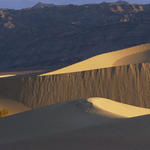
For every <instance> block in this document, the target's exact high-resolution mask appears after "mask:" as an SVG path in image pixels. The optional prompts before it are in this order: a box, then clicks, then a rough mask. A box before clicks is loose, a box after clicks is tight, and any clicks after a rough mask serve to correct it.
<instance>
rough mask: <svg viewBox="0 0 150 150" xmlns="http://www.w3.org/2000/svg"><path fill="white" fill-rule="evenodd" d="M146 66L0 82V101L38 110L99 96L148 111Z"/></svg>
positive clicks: (149, 73)
mask: <svg viewBox="0 0 150 150" xmlns="http://www.w3.org/2000/svg"><path fill="white" fill-rule="evenodd" d="M149 91H150V64H149V63H142V64H130V65H125V66H117V67H111V68H102V69H97V70H89V71H83V72H75V73H67V74H58V75H51V76H42V77H38V76H29V77H12V78H2V79H0V98H4V99H11V100H16V101H19V102H21V103H23V104H25V105H26V106H29V107H33V108H35V107H40V106H45V105H49V104H56V103H59V102H65V101H69V100H74V99H80V98H84V99H86V98H89V97H103V98H108V99H112V100H116V101H119V102H122V103H126V104H131V105H135V106H140V107H146V108H150V100H149V97H150V92H149Z"/></svg>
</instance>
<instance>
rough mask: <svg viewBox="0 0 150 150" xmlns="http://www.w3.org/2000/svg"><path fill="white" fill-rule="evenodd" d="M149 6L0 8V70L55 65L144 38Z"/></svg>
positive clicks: (148, 37)
mask: <svg viewBox="0 0 150 150" xmlns="http://www.w3.org/2000/svg"><path fill="white" fill-rule="evenodd" d="M149 18H150V5H135V4H129V3H123V2H121V3H120V2H117V3H101V4H89V5H81V6H76V5H46V4H43V3H39V4H37V5H36V6H34V7H33V8H27V9H22V10H9V9H1V10H0V71H4V70H17V69H35V68H51V69H55V68H59V67H62V66H66V65H70V64H72V63H75V62H78V61H81V60H84V59H87V58H89V57H92V56H95V55H97V54H101V53H105V52H108V51H113V50H117V49H122V48H127V47H130V46H133V45H138V44H142V43H147V42H150V34H149V33H150V19H149Z"/></svg>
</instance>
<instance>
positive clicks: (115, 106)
mask: <svg viewBox="0 0 150 150" xmlns="http://www.w3.org/2000/svg"><path fill="white" fill-rule="evenodd" d="M88 102H90V103H92V104H93V106H94V107H95V108H98V109H100V110H104V111H106V112H110V113H112V114H115V115H119V116H122V117H125V118H132V117H137V116H143V115H148V114H150V109H146V108H141V107H136V106H131V105H127V104H123V103H119V102H115V101H113V100H110V99H106V98H89V99H88Z"/></svg>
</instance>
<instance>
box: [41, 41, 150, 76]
mask: <svg viewBox="0 0 150 150" xmlns="http://www.w3.org/2000/svg"><path fill="white" fill-rule="evenodd" d="M145 62H150V44H143V45H139V46H134V47H131V48H127V49H123V50H118V51H114V52H110V53H105V54H101V55H97V56H95V57H92V58H89V59H87V60H85V61H82V62H79V63H76V64H73V65H71V66H68V67H65V68H62V69H59V70H56V71H53V72H48V73H45V74H42V75H41V76H45V75H54V74H63V73H71V72H80V71H86V70H94V69H99V68H108V67H113V66H121V65H127V64H137V63H145Z"/></svg>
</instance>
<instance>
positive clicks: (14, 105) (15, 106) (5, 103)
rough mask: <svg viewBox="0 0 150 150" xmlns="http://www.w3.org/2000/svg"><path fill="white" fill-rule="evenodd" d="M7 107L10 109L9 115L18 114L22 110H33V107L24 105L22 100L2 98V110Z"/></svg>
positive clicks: (0, 108) (0, 103) (0, 100)
mask: <svg viewBox="0 0 150 150" xmlns="http://www.w3.org/2000/svg"><path fill="white" fill-rule="evenodd" d="M3 109H6V110H8V114H7V116H9V115H13V114H17V113H20V112H24V111H27V110H31V108H29V107H26V106H24V105H23V104H22V103H21V102H17V101H14V100H9V99H2V98H1V99H0V110H3Z"/></svg>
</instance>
